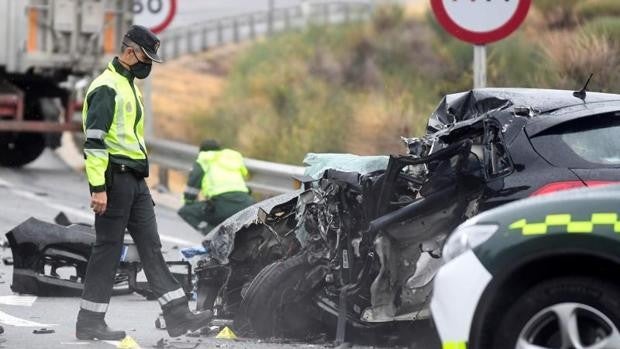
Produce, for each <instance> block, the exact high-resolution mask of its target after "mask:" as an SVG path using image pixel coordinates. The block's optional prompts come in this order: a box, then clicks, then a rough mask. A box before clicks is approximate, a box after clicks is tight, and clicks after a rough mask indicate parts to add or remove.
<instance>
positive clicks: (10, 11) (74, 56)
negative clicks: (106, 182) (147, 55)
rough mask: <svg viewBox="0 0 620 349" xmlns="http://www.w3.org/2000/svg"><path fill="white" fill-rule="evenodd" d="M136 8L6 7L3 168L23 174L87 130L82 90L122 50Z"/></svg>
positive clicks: (93, 4)
mask: <svg viewBox="0 0 620 349" xmlns="http://www.w3.org/2000/svg"><path fill="white" fill-rule="evenodd" d="M131 5H132V1H129V0H2V1H0V166H8V167H19V166H23V165H25V164H28V163H29V162H31V161H33V160H35V159H36V158H38V157H39V155H40V154H41V153H42V152H43V150H44V149H45V148H46V147H50V148H56V147H58V146H59V145H60V135H61V134H62V132H65V131H79V130H81V128H82V126H81V121H80V118H79V117H76V115H75V114H76V111H80V109H81V106H82V102H83V101H82V97H81V93H79V92H80V87H81V88H84V87H85V86H87V85H88V83H89V81H90V80H91V79H92V78H93V77H94V76H95V74H96V73H98V72H99V71H100V70H101V69H103V68H104V67H105V65H106V64H107V62H108V61H109V60H111V59H112V58H113V57H114V56H115V55H116V54H117V52H118V51H119V50H120V46H119V45H120V42H121V38H122V35H123V33H125V32H126V30H127V29H128V28H129V26H130V25H131V23H132V20H133V14H132V12H131Z"/></svg>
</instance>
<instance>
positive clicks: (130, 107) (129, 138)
mask: <svg viewBox="0 0 620 349" xmlns="http://www.w3.org/2000/svg"><path fill="white" fill-rule="evenodd" d="M100 86H108V87H110V88H112V89H113V90H114V91H115V92H116V97H115V104H116V108H115V110H114V118H113V120H112V125H111V126H110V130H109V131H108V132H107V134H102V135H103V140H104V142H105V144H106V148H107V150H108V152H109V154H110V155H123V156H126V157H128V158H130V159H136V160H140V159H146V154H145V153H146V146H145V145H144V117H141V118H140V120H139V122H138V125H137V126H136V128H135V131H134V125H135V123H136V116H137V106H136V96H134V93H133V90H132V88H131V85H130V83H129V80H127V78H126V77H124V76H122V75H121V74H118V73H117V72H116V70H115V69H114V66H113V65H112V63H110V64H108V68H107V69H106V70H105V71H104V72H103V73H102V74H101V75H99V76H98V77H97V78H96V79H95V80H94V81H93V82H92V83H91V85H90V87H89V88H88V92H87V93H86V96H88V95H89V94H90V93H91V92H92V91H94V90H95V89H96V88H98V87H100ZM134 88H135V91H136V94H137V97H138V98H137V100H138V103H139V107H140V109H141V110H142V114H144V107H143V105H142V94H141V93H140V90H139V89H138V87H137V86H135V85H134ZM87 115H88V98H86V101H85V102H84V108H83V109H82V123H83V128H84V129H85V132H86V133H87V134H88V133H89V132H90V133H93V132H94V131H95V130H86V118H87ZM143 116H144V115H143ZM101 132H103V131H101ZM141 146H142V149H144V150H145V151H144V152H142V150H141V149H140V147H141Z"/></svg>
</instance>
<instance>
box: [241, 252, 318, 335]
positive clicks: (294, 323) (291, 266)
mask: <svg viewBox="0 0 620 349" xmlns="http://www.w3.org/2000/svg"><path fill="white" fill-rule="evenodd" d="M312 268H313V266H312V265H311V264H310V263H308V261H307V257H306V256H305V255H304V254H300V255H296V256H293V257H291V258H289V259H286V260H284V261H280V262H276V263H273V264H270V265H268V266H266V267H265V268H264V269H263V270H262V271H261V272H260V273H259V274H258V275H257V276H256V277H255V278H254V280H252V283H251V284H250V286H249V287H248V288H247V291H246V292H244V293H245V296H244V298H243V301H242V303H241V309H240V315H241V316H243V317H244V318H245V319H246V321H247V324H248V326H249V328H250V331H251V332H252V333H253V334H254V335H256V336H258V337H261V338H270V337H282V338H291V339H306V338H309V337H312V336H314V335H316V334H317V333H320V332H321V331H322V330H323V329H322V325H321V324H320V323H319V322H318V321H317V320H316V319H315V318H314V317H312V316H311V315H310V314H309V313H310V312H311V311H312V308H313V307H314V304H313V302H312V300H311V297H310V296H307V297H302V298H303V299H304V301H297V302H288V301H287V300H292V299H294V298H295V299H297V298H299V296H300V294H299V292H306V291H311V290H298V289H297V285H299V284H300V283H301V282H303V281H304V280H305V276H306V274H307V273H308V272H309V271H310V270H311V269H312Z"/></svg>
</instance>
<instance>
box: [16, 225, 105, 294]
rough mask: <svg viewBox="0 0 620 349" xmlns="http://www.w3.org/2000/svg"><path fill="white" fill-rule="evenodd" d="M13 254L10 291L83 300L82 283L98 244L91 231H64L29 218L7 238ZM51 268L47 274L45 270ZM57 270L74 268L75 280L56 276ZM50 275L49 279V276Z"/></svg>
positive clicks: (75, 228)
mask: <svg viewBox="0 0 620 349" xmlns="http://www.w3.org/2000/svg"><path fill="white" fill-rule="evenodd" d="M6 237H7V239H8V241H9V245H10V246H11V251H12V252H13V263H14V264H13V282H12V284H11V290H13V291H14V292H18V293H28V294H36V295H40V296H68V297H74V296H80V295H81V294H82V285H81V284H80V283H79V280H80V279H82V278H83V277H84V276H85V275H86V265H87V264H88V258H89V256H90V252H91V245H92V244H93V243H94V242H95V234H94V231H92V229H91V228H89V227H87V226H82V225H74V226H69V227H63V226H60V225H56V224H52V223H47V222H43V221H40V220H38V219H36V218H30V219H28V220H26V221H25V222H23V223H22V224H20V225H18V226H17V227H15V228H13V229H12V230H11V231H9V232H8V233H7V234H6ZM46 265H48V266H50V267H52V270H51V271H49V272H48V273H46V270H45V266H46ZM57 267H72V268H75V274H76V275H74V278H73V280H71V279H69V280H67V279H62V278H60V277H59V276H55V275H54V274H56V270H55V269H56V268H57ZM46 274H47V275H46Z"/></svg>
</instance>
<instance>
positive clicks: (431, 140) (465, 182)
mask: <svg viewBox="0 0 620 349" xmlns="http://www.w3.org/2000/svg"><path fill="white" fill-rule="evenodd" d="M581 97H582V96H580V95H579V96H577V97H576V96H575V95H574V94H573V93H572V92H571V91H559V90H535V89H482V90H474V91H469V92H465V93H459V94H454V95H448V96H446V97H445V98H444V99H443V100H442V102H441V103H440V104H439V106H438V107H437V109H436V110H435V112H434V113H433V114H432V115H431V117H430V120H429V123H428V127H427V135H426V136H424V137H422V138H411V139H406V140H405V142H406V144H407V150H408V152H407V154H406V155H399V156H390V157H389V161H388V163H387V165H386V166H385V167H383V168H381V169H375V170H373V171H368V172H364V171H354V170H351V169H342V168H338V166H337V165H336V166H334V168H331V169H328V170H327V171H324V172H323V173H322V175H321V176H320V177H319V178H315V179H313V180H307V181H305V183H304V190H300V191H299V192H296V193H291V194H287V195H289V196H287V197H282V198H281V199H278V198H274V199H272V200H275V201H278V200H280V201H278V202H280V204H279V205H275V206H269V205H268V207H266V208H264V209H258V208H256V207H255V208H254V211H252V212H253V213H249V212H250V211H249V210H248V211H247V212H246V213H248V216H245V218H248V217H250V218H249V219H247V220H241V218H242V217H244V216H243V212H242V213H240V214H239V215H238V216H234V217H231V218H230V219H229V220H228V221H226V222H224V223H223V224H222V225H220V226H219V227H216V229H214V230H213V231H212V232H211V233H210V234H209V236H208V237H207V239H206V240H205V242H204V245H205V247H206V248H207V250H208V251H209V252H210V253H209V255H207V257H206V258H205V259H204V261H203V263H202V267H201V268H200V270H203V271H206V270H209V273H207V272H204V276H205V277H204V278H199V280H200V279H202V280H208V282H207V281H205V282H204V284H203V286H204V287H203V288H202V289H203V290H204V289H206V287H207V286H205V285H208V287H209V288H210V290H211V292H210V293H209V294H210V296H209V297H202V298H201V297H200V295H201V294H205V292H201V288H200V287H199V290H198V293H199V298H200V299H201V300H202V302H200V303H199V306H200V307H202V308H211V307H215V308H216V309H221V310H222V312H221V313H220V315H222V316H230V317H232V315H235V316H236V319H235V320H236V325H237V327H238V329H242V330H243V329H245V330H248V331H250V332H252V333H254V334H256V335H258V336H262V337H270V336H285V337H294V338H305V337H307V336H311V335H313V334H316V333H330V334H332V335H337V336H339V337H341V339H342V337H344V332H345V330H347V329H349V330H356V329H364V330H365V331H361V332H359V333H373V331H368V330H369V329H386V328H388V327H393V326H394V324H396V323H401V324H402V323H405V324H406V323H411V321H414V320H418V319H422V318H426V317H428V315H429V313H428V302H429V296H430V292H431V281H432V279H433V277H434V275H435V272H436V271H437V270H438V268H439V266H440V264H441V260H440V257H441V247H442V245H443V241H444V240H445V238H446V237H447V234H448V233H449V232H450V231H451V230H452V229H453V228H454V227H455V226H457V225H458V224H460V223H461V222H463V221H464V220H465V219H467V218H469V217H471V216H473V215H475V214H477V213H479V212H481V211H484V210H487V209H489V208H492V207H496V206H499V205H502V204H504V203H507V202H511V201H514V200H517V199H521V198H524V197H527V196H532V195H540V194H545V193H549V192H553V191H557V190H563V189H567V188H573V187H577V186H594V185H600V184H606V183H610V182H615V181H619V180H620V172H618V171H617V168H618V167H620V156H619V155H618V154H620V138H618V137H616V135H618V134H620V133H619V131H620V96H619V95H613V94H601V93H589V92H588V93H587V94H586V96H585V97H583V98H581ZM249 231H254V232H256V231H260V233H248V232H249ZM248 241H252V243H249V242H248ZM222 246H225V248H222ZM276 250H277V253H272V252H273V251H276ZM235 255H236V256H240V258H239V257H238V258H237V259H235V258H233V256H235ZM266 256H268V258H265V257H266ZM273 259H283V260H282V261H277V262H275V263H271V264H263V263H267V262H269V261H270V260H273ZM241 265H246V266H251V268H249V269H248V272H247V273H235V272H234V270H235V268H240V266H241ZM263 267H264V268H263ZM250 269H251V271H250ZM217 270H227V272H226V273H224V272H222V275H219V276H218V277H214V275H217V273H218V272H217ZM233 276H234V279H235V280H234V281H233V282H232V283H231V281H232V280H231V278H232V277H233ZM209 278H210V279H209ZM199 282H200V281H199ZM199 286H200V285H199ZM216 290H217V291H216ZM218 295H219V296H220V297H219V298H218V297H217V296H218ZM216 298H217V301H215V303H213V301H214V300H216ZM240 301H241V304H239V302H240ZM384 332H385V331H384Z"/></svg>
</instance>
